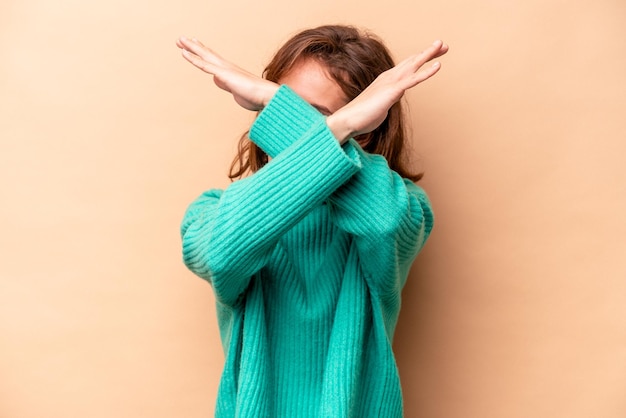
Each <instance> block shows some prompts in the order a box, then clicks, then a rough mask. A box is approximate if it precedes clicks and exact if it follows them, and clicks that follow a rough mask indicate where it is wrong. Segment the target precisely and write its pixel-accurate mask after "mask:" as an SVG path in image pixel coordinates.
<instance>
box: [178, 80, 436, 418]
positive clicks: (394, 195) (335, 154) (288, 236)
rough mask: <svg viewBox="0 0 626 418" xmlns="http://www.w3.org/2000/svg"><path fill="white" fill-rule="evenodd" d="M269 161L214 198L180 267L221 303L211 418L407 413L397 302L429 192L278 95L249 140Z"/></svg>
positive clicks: (186, 232)
mask: <svg viewBox="0 0 626 418" xmlns="http://www.w3.org/2000/svg"><path fill="white" fill-rule="evenodd" d="M250 139H251V140H252V141H254V142H255V143H256V144H257V145H258V146H259V147H261V148H262V149H263V150H264V151H265V152H267V154H268V155H269V156H270V157H272V158H271V161H270V162H269V163H268V164H267V165H265V166H264V167H263V168H262V169H261V170H259V171H258V172H256V173H255V174H253V175H252V176H250V177H247V178H245V179H242V180H239V181H236V182H234V183H232V184H231V185H230V186H229V187H228V188H227V189H225V190H209V191H207V192H205V193H204V194H202V195H201V196H200V197H199V198H198V199H197V200H196V201H195V202H193V203H192V204H191V205H190V206H189V208H188V209H187V212H186V214H185V217H184V219H183V222H182V227H181V233H182V239H183V258H184V261H185V263H186V265H187V266H188V267H189V268H190V269H191V270H192V271H193V272H194V273H195V274H197V275H198V276H200V277H202V278H204V279H206V280H208V281H209V282H210V283H211V285H212V287H213V290H214V292H215V296H216V300H217V316H218V321H219V328H220V332H221V339H222V345H223V348H224V353H225V365H224V370H223V374H222V379H221V382H220V387H219V393H218V398H217V405H216V412H215V415H216V416H217V417H242V418H243V417H271V418H274V417H289V418H294V417H307V418H308V417H332V418H335V417H385V418H390V417H391V418H393V417H401V416H402V393H401V389H400V379H399V376H398V371H397V368H396V363H395V359H394V356H393V352H392V339H393V334H394V329H395V326H396V323H397V320H398V314H399V311H400V293H401V290H402V287H403V285H404V283H405V281H406V278H407V274H408V271H409V268H410V266H411V263H412V261H413V259H414V258H415V256H416V255H417V253H418V251H419V250H420V249H421V248H422V246H423V244H424V242H425V241H426V238H427V237H428V235H429V233H430V230H431V228H432V222H433V216H432V211H431V207H430V203H429V201H428V198H427V197H426V194H425V193H424V191H423V190H422V189H421V188H419V187H418V186H416V185H415V184H413V183H411V182H410V181H408V180H403V179H402V178H401V177H400V176H398V175H397V174H396V173H395V172H393V171H392V170H390V169H389V167H388V165H387V162H386V161H385V159H384V158H383V157H382V156H379V155H371V154H368V153H366V152H364V151H363V150H362V149H361V148H360V147H359V145H358V144H357V143H356V142H355V141H354V140H349V141H348V142H347V143H346V144H344V145H343V146H341V145H340V144H339V142H338V141H337V139H336V138H335V137H334V136H333V134H332V133H331V132H330V130H329V129H328V127H327V125H326V123H325V118H324V116H323V115H321V114H320V113H319V112H318V111H317V110H315V109H314V108H313V107H311V106H310V105H309V104H308V103H306V102H305V101H304V100H302V99H301V98H300V97H299V96H297V95H296V94H295V93H294V92H293V91H292V90H290V89H289V88H288V87H286V86H281V88H280V89H279V90H278V92H277V93H276V95H275V96H274V97H273V98H272V100H271V102H270V103H269V104H268V106H267V107H266V108H265V109H264V110H263V111H262V112H261V113H260V114H259V116H258V118H257V119H256V121H255V122H254V124H253V126H252V128H251V130H250Z"/></svg>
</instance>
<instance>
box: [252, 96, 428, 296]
mask: <svg viewBox="0 0 626 418" xmlns="http://www.w3.org/2000/svg"><path fill="white" fill-rule="evenodd" d="M282 88H284V89H286V91H285V94H283V95H277V96H276V97H275V98H274V99H272V100H273V101H275V102H276V104H279V106H273V107H272V108H271V109H269V110H270V111H267V112H266V111H264V112H263V113H262V114H261V115H260V116H259V121H262V122H265V119H267V120H268V121H269V120H271V121H272V123H260V124H258V125H256V126H255V127H254V128H253V130H251V137H255V136H259V137H262V138H263V139H264V141H263V144H262V145H260V146H262V148H263V149H264V150H265V151H266V152H267V153H268V155H270V156H274V155H277V154H279V153H280V152H281V151H282V150H284V149H285V148H286V147H288V146H290V144H292V143H293V141H295V139H296V138H298V137H299V136H300V135H301V134H302V132H303V131H305V130H306V127H307V125H308V124H309V123H311V121H313V120H317V119H318V118H319V117H321V115H320V114H319V112H317V111H316V110H315V109H314V108H313V107H311V106H309V107H307V106H302V107H299V112H298V113H297V114H295V113H293V112H279V110H280V109H290V108H293V107H294V106H293V104H294V103H297V102H298V101H300V100H302V99H300V98H299V97H298V96H297V95H296V94H295V93H293V92H292V91H291V90H289V89H288V88H287V87H285V86H283V87H282ZM276 132H287V134H286V135H276V134H275V133H276ZM343 148H344V150H346V152H348V153H357V154H358V155H359V156H360V161H361V168H360V170H359V171H358V172H357V173H356V174H355V175H354V176H353V177H352V178H351V179H350V180H349V181H348V182H347V183H346V184H345V185H343V186H342V187H340V188H339V189H338V190H337V191H336V192H334V193H333V194H332V195H330V196H329V202H330V203H331V208H332V209H333V214H334V221H335V223H336V224H337V225H338V226H339V227H340V228H342V229H343V230H345V231H346V232H348V233H350V234H351V235H352V236H353V238H354V239H355V240H356V241H357V245H358V248H359V253H360V256H361V257H360V258H361V260H362V263H363V268H364V270H365V273H366V275H367V277H368V281H369V284H370V287H371V288H372V290H373V291H375V292H376V293H377V294H379V295H380V296H381V297H383V298H386V299H392V300H393V299H395V298H397V297H398V296H399V292H400V290H401V289H402V287H403V286H404V280H405V278H406V274H407V272H408V269H409V268H410V265H411V262H412V261H413V259H414V258H415V255H416V254H417V253H418V252H419V250H420V249H421V248H422V247H423V246H424V244H425V242H426V239H427V238H428V236H429V235H430V232H431V230H432V227H433V213H432V208H431V204H430V201H429V200H428V197H427V195H426V193H425V192H424V190H423V189H422V188H421V187H419V186H417V185H415V184H414V183H412V182H411V181H409V180H405V179H403V178H401V177H400V176H399V175H398V174H397V173H395V172H394V171H393V170H391V169H390V168H389V166H388V164H387V162H386V160H385V159H384V157H382V156H380V155H374V154H369V153H366V152H365V151H363V150H362V149H361V147H360V146H359V145H358V143H357V142H356V141H354V140H350V141H348V142H346V143H345V144H344V145H343Z"/></svg>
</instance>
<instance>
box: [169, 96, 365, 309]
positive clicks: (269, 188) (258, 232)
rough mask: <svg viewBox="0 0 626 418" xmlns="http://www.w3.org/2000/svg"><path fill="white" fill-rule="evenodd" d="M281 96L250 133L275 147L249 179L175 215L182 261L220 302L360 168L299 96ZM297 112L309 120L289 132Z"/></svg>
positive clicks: (232, 298) (233, 295)
mask: <svg viewBox="0 0 626 418" xmlns="http://www.w3.org/2000/svg"><path fill="white" fill-rule="evenodd" d="M286 94H287V95H291V94H292V93H291V92H290V91H288V90H287V89H284V88H281V89H279V91H278V92H277V97H275V98H274V99H273V100H272V101H271V102H270V103H269V104H268V106H267V107H266V108H265V109H264V110H263V111H262V112H261V114H260V115H259V117H258V118H257V120H256V121H255V123H254V125H253V127H252V128H251V132H253V133H255V135H254V138H253V137H252V136H251V138H253V140H254V141H255V142H256V143H257V144H258V145H259V146H260V147H262V148H263V147H268V148H269V147H271V146H272V145H271V144H281V147H280V148H281V150H280V151H279V152H278V153H277V154H276V155H275V156H274V158H272V160H271V161H270V162H269V163H268V164H266V165H265V166H264V167H263V168H262V169H261V170H259V171H258V172H256V173H255V174H253V175H252V176H250V177H247V178H245V179H242V180H239V181H236V182H234V183H232V184H231V185H230V186H229V187H228V188H227V189H226V190H224V191H219V190H211V191H208V192H206V193H204V194H203V195H202V196H200V197H199V198H198V199H197V200H196V201H195V202H193V203H192V204H191V205H190V207H189V208H188V209H187V212H186V213H185V216H184V218H183V222H182V226H181V235H182V241H183V260H184V262H185V264H186V265H187V266H188V267H189V269H190V270H192V271H193V272H194V273H196V274H197V275H198V276H200V277H202V278H205V279H207V280H208V281H209V282H211V284H212V286H213V288H214V291H215V294H216V297H217V299H218V300H219V301H220V302H222V303H224V304H226V305H230V306H232V305H234V304H235V303H236V302H237V299H238V297H239V296H240V295H241V294H242V293H243V292H244V291H245V289H246V287H247V286H248V283H249V280H250V277H251V276H252V275H253V274H254V273H255V272H257V271H258V270H260V269H261V268H262V267H263V266H264V265H265V264H266V263H267V261H268V259H269V257H270V255H271V252H272V251H273V249H274V246H275V245H276V243H277V242H278V240H279V239H280V237H281V236H282V235H283V234H284V233H285V232H287V231H288V230H289V229H291V228H292V227H293V226H294V225H295V224H296V223H298V222H299V221H300V220H301V219H302V218H304V217H305V216H306V215H307V214H308V213H309V212H310V211H311V210H312V209H313V208H315V207H317V206H319V205H320V204H321V203H322V202H323V201H325V200H327V198H328V196H329V195H330V194H331V193H333V192H334V191H335V190H336V189H337V188H338V187H340V186H341V185H342V184H344V183H345V182H346V181H347V180H348V179H350V177H352V176H353V175H354V173H355V172H356V171H358V169H359V168H360V158H359V155H358V153H356V152H354V150H347V152H346V151H344V149H343V148H342V147H341V146H340V145H339V143H338V142H337V140H336V139H335V137H334V136H333V134H332V132H331V131H330V130H329V129H328V127H327V125H326V123H325V120H324V118H323V116H322V115H321V114H319V117H315V114H311V112H310V111H309V107H310V105H308V103H306V102H305V101H304V100H302V99H295V98H293V97H290V98H289V100H287V101H286V102H285V101H283V100H281V99H282V97H281V96H284V95H286ZM296 97H297V96H296ZM291 99H293V100H291ZM285 114H286V115H287V116H285ZM299 114H304V115H310V117H309V118H308V119H307V122H306V123H304V122H302V123H300V122H298V123H297V124H296V125H298V128H297V129H296V128H294V127H293V126H292V124H290V123H283V121H282V120H281V118H293V120H301V119H298V115H299ZM287 144H288V145H287ZM282 145H287V146H285V147H283V146H282ZM276 148H278V147H276Z"/></svg>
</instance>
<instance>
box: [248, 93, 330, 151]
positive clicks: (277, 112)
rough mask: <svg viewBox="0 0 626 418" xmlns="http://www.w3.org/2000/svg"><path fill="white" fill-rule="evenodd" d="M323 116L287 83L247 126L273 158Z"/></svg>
mask: <svg viewBox="0 0 626 418" xmlns="http://www.w3.org/2000/svg"><path fill="white" fill-rule="evenodd" d="M321 119H324V116H323V115H322V114H321V113H320V112H318V111H317V109H315V108H314V107H313V106H311V105H310V104H309V103H307V102H306V101H305V100H304V99H302V98H301V97H300V96H298V95H297V94H296V93H295V92H294V91H293V90H292V89H291V88H289V87H288V86H287V85H284V84H283V85H281V86H280V87H279V89H278V91H277V92H276V94H274V96H273V97H272V99H271V100H270V102H269V103H268V104H267V106H265V108H264V109H263V110H262V111H261V112H260V113H259V116H258V117H257V118H256V120H255V121H254V123H253V124H252V127H251V128H250V133H249V136H250V139H251V140H252V141H253V142H254V143H255V144H257V145H258V146H259V147H261V149H262V150H263V151H265V153H266V154H267V155H268V156H270V157H271V158H274V157H276V156H277V155H278V154H280V153H281V152H282V151H283V150H284V149H285V148H287V147H288V146H289V145H291V144H292V143H293V142H294V141H296V140H297V139H298V138H300V137H302V135H304V133H305V132H306V131H308V130H309V129H310V128H311V125H312V124H313V123H314V122H317V121H319V120H321Z"/></svg>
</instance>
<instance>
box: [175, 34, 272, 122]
mask: <svg viewBox="0 0 626 418" xmlns="http://www.w3.org/2000/svg"><path fill="white" fill-rule="evenodd" d="M176 46H178V47H179V48H180V49H182V53H183V57H184V58H185V59H186V60H187V61H189V62H190V63H192V64H193V65H194V66H196V67H197V68H199V69H201V70H202V71H204V72H205V73H208V74H211V75H212V76H213V81H214V82H215V85H216V86H218V87H219V88H221V89H222V90H225V91H227V92H229V93H230V94H232V95H233V98H234V99H235V101H236V102H237V103H238V104H239V105H240V106H241V107H243V108H244V109H248V110H253V111H258V110H261V109H263V108H264V107H265V106H266V105H267V103H268V102H269V101H270V99H271V98H272V97H273V96H274V94H275V93H276V90H278V87H279V86H278V84H276V83H273V82H271V81H268V80H265V79H264V78H261V77H258V76H255V75H254V74H252V73H249V72H248V71H245V70H244V69H242V68H239V67H237V66H236V65H234V64H232V63H230V62H228V61H226V60H225V59H223V58H222V57H220V56H219V55H217V54H216V53H215V52H213V51H212V50H211V49H209V48H207V47H206V46H204V45H203V44H202V43H201V42H200V41H198V40H196V39H188V38H185V37H184V36H183V37H180V38H179V39H178V40H177V41H176Z"/></svg>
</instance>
